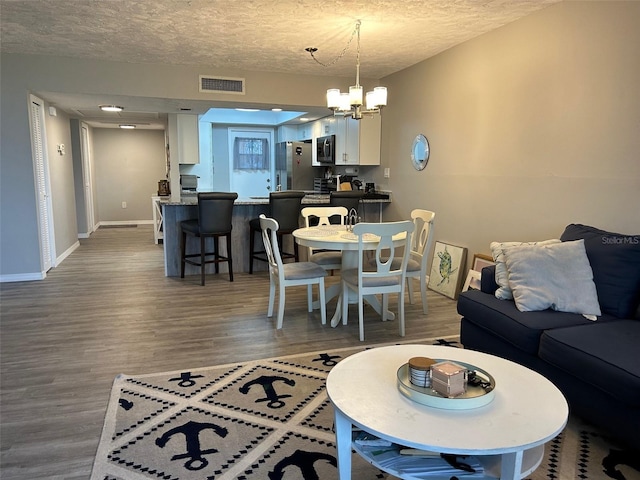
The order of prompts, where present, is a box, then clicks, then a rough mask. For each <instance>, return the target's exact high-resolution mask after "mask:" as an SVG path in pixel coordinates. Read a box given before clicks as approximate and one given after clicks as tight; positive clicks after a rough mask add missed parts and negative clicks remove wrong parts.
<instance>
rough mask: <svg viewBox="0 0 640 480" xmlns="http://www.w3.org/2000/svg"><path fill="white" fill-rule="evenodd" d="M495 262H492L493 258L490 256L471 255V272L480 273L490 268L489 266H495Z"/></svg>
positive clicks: (481, 254) (482, 254)
mask: <svg viewBox="0 0 640 480" xmlns="http://www.w3.org/2000/svg"><path fill="white" fill-rule="evenodd" d="M495 264H496V262H494V261H493V257H492V256H491V255H485V254H484V253H476V254H474V255H473V263H472V264H471V270H475V271H476V272H482V269H483V268H484V267H490V266H491V265H495Z"/></svg>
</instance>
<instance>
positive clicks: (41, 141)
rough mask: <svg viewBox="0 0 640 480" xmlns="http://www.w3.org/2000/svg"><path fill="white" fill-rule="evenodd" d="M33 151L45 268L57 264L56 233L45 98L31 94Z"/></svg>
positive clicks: (43, 269)
mask: <svg viewBox="0 0 640 480" xmlns="http://www.w3.org/2000/svg"><path fill="white" fill-rule="evenodd" d="M30 97H31V110H30V113H31V115H30V117H31V118H30V121H31V151H32V153H33V170H34V176H35V184H36V200H37V208H38V230H39V235H40V263H41V268H42V271H43V272H47V271H48V270H49V269H51V267H55V266H56V257H55V237H54V234H53V208H52V205H51V182H50V179H49V161H48V157H47V148H46V145H47V142H46V135H45V128H44V102H43V101H42V100H40V99H39V98H37V97H35V96H33V95H31V96H30Z"/></svg>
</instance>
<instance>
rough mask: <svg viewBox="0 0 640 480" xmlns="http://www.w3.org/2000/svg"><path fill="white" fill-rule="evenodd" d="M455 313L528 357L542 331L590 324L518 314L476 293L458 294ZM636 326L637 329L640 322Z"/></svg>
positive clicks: (558, 315) (561, 315)
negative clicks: (456, 311)
mask: <svg viewBox="0 0 640 480" xmlns="http://www.w3.org/2000/svg"><path fill="white" fill-rule="evenodd" d="M458 313H459V314H460V315H462V316H463V317H464V318H466V319H467V320H468V321H470V322H472V323H474V324H476V325H478V326H479V327H481V328H483V329H485V330H487V331H489V332H491V333H492V334H493V335H495V336H497V337H498V338H500V339H502V340H504V341H506V342H509V343H510V344H511V345H513V346H515V347H517V348H519V349H521V350H523V351H525V352H526V353H528V354H530V355H537V354H538V348H539V344H540V337H541V335H542V333H543V332H544V331H545V330H546V329H550V328H563V327H571V326H575V325H586V324H592V323H593V322H591V321H590V320H587V319H586V318H584V317H583V316H582V315H579V314H576V313H565V312H556V311H554V310H543V311H541V312H521V311H519V310H518V309H517V308H516V305H515V303H514V302H513V301H508V300H507V301H505V300H499V299H497V298H496V297H495V296H493V295H490V294H487V293H483V292H481V291H480V290H469V291H466V292H462V293H461V294H460V296H459V297H458ZM611 320H615V321H618V320H617V319H615V317H611V316H609V315H603V316H602V317H600V318H599V319H598V322H603V323H606V322H608V321H611ZM638 324H639V325H640V322H638Z"/></svg>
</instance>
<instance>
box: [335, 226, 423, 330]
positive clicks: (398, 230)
mask: <svg viewBox="0 0 640 480" xmlns="http://www.w3.org/2000/svg"><path fill="white" fill-rule="evenodd" d="M413 229H414V224H413V223H412V222H410V221H409V220H405V221H401V222H386V223H358V224H356V225H355V226H354V227H353V233H354V234H355V235H357V237H358V268H350V269H346V270H343V271H342V273H341V276H342V298H343V302H342V319H343V320H342V322H343V323H344V324H346V323H347V318H348V313H349V301H348V298H349V290H353V291H355V292H357V294H358V321H359V322H360V341H364V320H363V317H364V305H363V297H364V296H365V295H375V294H382V321H385V320H386V318H385V313H386V312H387V310H388V306H389V294H390V293H397V294H398V324H399V331H400V336H401V337H404V330H405V329H404V288H405V278H406V271H407V262H408V260H409V253H410V245H411V232H413ZM402 233H405V238H404V240H403V241H402V244H401V245H399V246H395V245H394V242H393V237H394V236H395V235H398V234H402ZM371 235H375V236H376V237H379V241H378V245H377V247H376V249H375V250H374V251H373V252H374V257H375V258H374V267H369V266H368V267H367V268H365V261H364V252H365V250H366V249H365V248H364V246H365V245H364V240H365V239H368V238H375V237H370V236H371ZM400 249H403V252H404V253H403V255H402V256H401V257H400V258H401V261H400V264H399V265H396V266H395V267H394V266H393V263H394V262H393V259H394V257H396V255H394V254H395V252H397V251H400Z"/></svg>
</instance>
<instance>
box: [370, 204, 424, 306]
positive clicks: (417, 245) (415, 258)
mask: <svg viewBox="0 0 640 480" xmlns="http://www.w3.org/2000/svg"><path fill="white" fill-rule="evenodd" d="M435 217H436V214H435V213H434V212H431V211H429V210H421V209H419V208H416V209H415V210H412V211H411V220H413V224H414V227H415V228H414V230H413V233H412V235H411V254H410V256H409V261H408V262H407V290H408V291H409V302H410V303H411V304H412V305H413V299H414V288H413V279H414V278H417V279H419V280H420V298H421V299H422V312H423V313H424V314H425V315H426V314H427V313H428V311H429V306H428V304H427V284H428V283H429V275H427V271H428V270H427V259H428V256H429V252H430V250H431V245H432V244H433V221H434V219H435ZM401 261H402V257H401V256H400V257H395V258H394V259H393V264H392V265H391V268H398V266H399V265H400V262H401ZM374 262H375V261H374V260H372V261H371V262H370V264H371V265H373V264H374Z"/></svg>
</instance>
